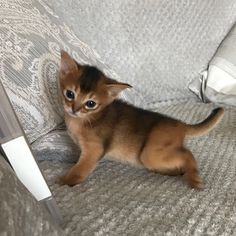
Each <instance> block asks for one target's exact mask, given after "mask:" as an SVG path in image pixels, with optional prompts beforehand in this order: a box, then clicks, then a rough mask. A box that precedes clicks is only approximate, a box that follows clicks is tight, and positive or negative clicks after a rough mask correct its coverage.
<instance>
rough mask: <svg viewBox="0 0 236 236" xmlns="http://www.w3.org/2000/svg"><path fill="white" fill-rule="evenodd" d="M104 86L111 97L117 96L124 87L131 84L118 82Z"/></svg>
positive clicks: (129, 86)
mask: <svg viewBox="0 0 236 236" xmlns="http://www.w3.org/2000/svg"><path fill="white" fill-rule="evenodd" d="M106 87H107V89H108V93H109V95H110V96H111V97H113V98H115V97H117V96H118V95H119V93H120V92H122V91H123V90H124V89H127V88H132V86H131V85H129V84H126V83H119V82H116V83H112V84H106Z"/></svg>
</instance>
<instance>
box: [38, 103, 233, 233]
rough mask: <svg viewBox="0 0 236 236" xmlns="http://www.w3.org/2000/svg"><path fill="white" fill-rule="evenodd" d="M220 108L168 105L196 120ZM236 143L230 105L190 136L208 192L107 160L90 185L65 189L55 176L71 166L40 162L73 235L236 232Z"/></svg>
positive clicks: (171, 110) (180, 115)
mask: <svg viewBox="0 0 236 236" xmlns="http://www.w3.org/2000/svg"><path fill="white" fill-rule="evenodd" d="M212 109H213V106H212V105H202V104H199V103H192V102H190V103H185V104H179V105H176V106H171V107H166V108H162V109H161V110H162V112H164V113H165V114H169V115H170V116H172V117H177V118H178V119H181V120H183V121H186V122H188V123H196V122H198V121H200V120H202V119H204V118H205V117H206V116H207V115H208V114H209V113H210V111H211V110H212ZM235 140H236V111H235V110H230V109H228V110H227V111H226V114H225V117H224V118H223V120H222V122H221V123H220V124H219V125H218V126H217V127H216V128H215V129H214V130H212V131H211V132H210V133H209V134H207V135H204V136H202V137H195V138H191V139H188V140H186V146H187V147H188V148H189V149H190V150H191V151H192V152H193V154H194V156H195V158H196V160H197V162H198V165H199V171H200V175H201V177H202V178H203V180H204V182H205V189H204V190H203V191H197V190H193V189H190V188H189V187H188V186H187V185H186V184H185V183H184V182H183V178H182V177H170V176H162V175H159V174H155V173H151V172H148V171H146V170H145V169H140V168H135V167H132V166H128V165H124V164H119V163H117V162H112V161H107V160H102V161H101V162H100V164H99V165H98V167H97V169H96V170H95V171H94V172H93V173H92V174H91V175H90V177H89V178H88V179H87V180H86V181H85V182H83V183H82V184H80V185H78V186H75V187H73V188H70V187H68V186H63V187H59V186H58V185H56V184H55V183H54V180H55V177H56V176H58V175H61V174H62V173H63V172H65V171H67V170H68V169H69V168H70V167H71V164H66V163H62V162H56V161H53V162H50V161H46V162H42V163H41V165H40V166H41V167H42V169H43V170H44V174H45V175H46V179H47V180H48V183H49V185H50V186H51V189H52V191H53V193H54V195H55V198H56V200H57V202H58V204H59V207H60V209H61V212H62V215H63V216H64V220H65V232H66V233H67V235H70V236H72V235H81V236H87V235H101V236H103V235H114V236H116V235H117V236H118V235H134V236H136V235H142V236H144V235H147V236H150V235H170V236H172V235H179V236H182V235H186V236H188V235H189V236H190V235H191V236H193V235H196V236H199V235H204V236H206V235H214V236H217V235H219V236H231V235H236V196H235V191H236V147H235ZM61 155H64V154H63V153H62V154H61ZM59 159H60V158H59Z"/></svg>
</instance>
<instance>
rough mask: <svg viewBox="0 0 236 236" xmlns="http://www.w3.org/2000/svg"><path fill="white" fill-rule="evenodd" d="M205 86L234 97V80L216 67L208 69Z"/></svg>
mask: <svg viewBox="0 0 236 236" xmlns="http://www.w3.org/2000/svg"><path fill="white" fill-rule="evenodd" d="M207 86H209V87H210V88H212V89H214V90H215V91H217V92H220V93H223V94H229V95H236V78H234V77H233V76H231V75H230V74H228V73H227V72H225V71H224V70H222V69H220V68H219V67H216V66H212V65H211V66H210V67H209V73H208V78H207Z"/></svg>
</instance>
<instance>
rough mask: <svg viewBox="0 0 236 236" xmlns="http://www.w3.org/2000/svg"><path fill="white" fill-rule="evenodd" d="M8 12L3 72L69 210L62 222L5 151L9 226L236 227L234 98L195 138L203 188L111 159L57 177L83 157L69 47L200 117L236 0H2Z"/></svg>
mask: <svg viewBox="0 0 236 236" xmlns="http://www.w3.org/2000/svg"><path fill="white" fill-rule="evenodd" d="M0 22H1V23H0V39H1V41H0V46H1V50H0V53H1V57H0V58H1V59H0V60H1V64H0V65H1V67H0V68H1V69H0V70H1V76H0V79H1V81H2V83H3V85H4V87H5V89H6V91H7V94H8V96H9V98H10V100H11V102H12V105H13V107H14V109H15V111H16V113H17V115H18V118H19V120H20V122H21V124H22V127H23V129H24V131H25V133H26V135H27V138H28V140H29V142H30V144H31V148H32V150H33V152H34V155H35V157H36V159H37V161H38V163H39V166H40V168H41V170H42V171H43V173H44V175H45V177H46V180H47V182H48V184H49V187H50V189H51V190H52V193H53V195H54V197H55V199H56V201H57V203H58V206H59V209H60V211H61V213H62V216H63V219H64V227H61V226H58V225H55V224H54V223H53V222H52V221H51V219H50V216H49V215H48V213H47V211H46V210H45V208H44V207H43V206H42V205H41V204H39V203H37V202H36V201H35V199H34V198H33V197H32V196H31V195H30V194H29V193H28V192H27V191H26V189H25V188H24V187H23V186H22V185H21V183H20V182H19V181H18V180H17V179H16V177H15V176H14V173H13V172H12V171H11V169H10V168H9V167H8V165H7V164H6V162H5V161H4V160H3V158H1V161H0V186H1V203H0V212H1V216H0V217H1V220H0V222H1V223H0V226H1V227H0V234H1V235H225V236H226V235H234V234H236V217H235V215H236V204H235V203H236V197H235V191H236V184H235V183H236V154H235V153H236V150H235V142H236V132H235V131H236V109H235V107H233V106H225V109H226V112H225V116H224V118H223V120H222V122H221V123H220V124H219V125H218V126H217V127H216V128H215V129H214V130H213V131H211V132H210V133H209V134H207V135H204V136H201V137H195V138H190V139H187V140H186V146H187V147H189V148H190V149H191V150H192V152H193V154H194V156H195V158H196V160H197V162H198V165H199V171H200V175H201V176H202V178H203V179H204V182H205V187H204V189H203V190H202V191H197V190H194V189H190V188H189V187H188V186H187V185H186V184H185V183H183V182H182V179H181V178H180V177H178V176H177V177H169V176H162V175H159V174H154V173H151V172H148V171H146V170H144V169H140V168H135V167H131V166H128V165H125V164H120V163H116V162H112V161H108V160H105V159H104V160H101V162H100V164H99V166H98V167H97V168H96V170H95V171H94V172H93V173H92V174H91V176H90V177H89V178H88V179H87V180H86V181H84V182H83V183H82V184H80V185H77V186H74V187H72V188H70V187H68V186H59V185H57V184H56V183H55V178H56V176H58V175H61V174H62V173H63V172H65V171H66V170H67V169H68V168H69V167H70V166H71V165H73V163H75V162H76V161H77V160H78V158H79V147H77V146H75V145H74V144H73V142H72V141H71V139H70V138H69V136H68V135H67V133H66V127H65V125H64V123H63V109H62V105H61V101H60V96H59V93H58V91H59V90H58V83H57V77H58V68H59V66H60V50H61V49H64V50H66V51H68V52H69V53H70V54H71V55H72V56H73V57H74V58H75V59H76V60H77V61H78V62H80V63H84V64H91V65H95V66H97V67H98V68H100V69H101V70H103V71H104V73H106V74H107V75H108V76H110V77H112V78H115V79H119V80H121V81H125V82H128V83H130V84H132V85H133V89H132V90H130V91H127V92H125V93H123V94H122V97H123V98H124V99H125V100H127V101H128V102H130V103H132V104H135V105H137V106H140V107H144V108H147V109H151V110H154V111H158V112H161V113H163V114H167V115H169V116H171V117H174V118H176V119H179V120H182V121H184V122H186V123H196V122H199V121H201V120H202V119H204V118H205V117H206V116H207V115H208V114H209V113H210V112H211V110H212V109H213V108H214V107H216V106H218V104H214V103H203V102H202V101H201V100H199V99H198V98H197V96H196V95H195V94H194V93H192V92H191V91H190V90H189V83H190V82H191V81H193V80H195V79H197V78H198V77H199V76H200V73H201V72H202V71H203V70H206V69H207V67H208V64H209V62H210V60H211V59H212V58H213V57H214V54H215V52H216V50H217V48H218V47H219V45H220V44H221V42H222V41H223V40H224V38H225V37H226V36H227V33H228V32H229V31H230V29H231V27H232V26H233V24H234V23H235V22H236V2H235V1H234V0H223V1H214V0H209V1H194V0H183V1H172V0H167V1H159V0H158V1H155V0H145V1H137V0H134V1H126V2H125V1H121V0H118V1H108V0H104V1H98V0H95V1H92V0H79V1H75V0H70V1H62V0H57V1H56V0H51V1H45V0H27V1H23V0H10V1H9V0H2V1H1V7H0ZM6 216H7V217H6Z"/></svg>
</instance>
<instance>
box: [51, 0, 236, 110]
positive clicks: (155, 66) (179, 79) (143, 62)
mask: <svg viewBox="0 0 236 236" xmlns="http://www.w3.org/2000/svg"><path fill="white" fill-rule="evenodd" d="M48 4H50V5H51V6H52V7H53V8H54V9H55V11H56V12H57V13H58V14H59V15H60V16H63V18H64V19H65V21H66V22H67V23H68V24H70V26H71V27H72V28H73V30H74V31H75V32H76V33H77V34H78V35H79V37H80V38H81V39H82V40H84V41H85V42H87V43H88V44H89V45H90V46H91V47H92V48H95V49H96V50H97V51H98V53H99V54H100V55H101V57H102V59H103V60H104V62H105V63H106V64H108V65H109V66H110V67H111V68H112V69H114V70H115V71H116V72H117V73H118V75H119V76H120V78H121V80H123V81H125V82H128V83H130V84H132V85H133V86H134V87H135V88H136V90H138V91H140V92H141V94H142V95H143V96H144V98H145V100H146V101H147V102H148V103H150V105H151V106H152V107H155V102H158V101H173V100H179V101H180V99H184V100H187V99H189V97H194V95H193V94H192V93H191V92H189V90H188V83H189V81H191V80H192V79H193V78H195V77H196V76H197V75H198V73H199V72H201V71H202V70H203V69H205V68H206V67H207V64H208V62H209V60H210V59H211V57H212V56H213V55H214V53H215V51H216V49H217V47H218V46H219V44H220V42H221V41H222V39H223V38H224V37H225V35H226V34H227V32H228V31H229V29H230V28H231V26H232V25H233V23H234V22H235V20H236V1H235V0H223V1H215V0H207V1H194V0H184V1H173V0H165V1H161V0H149V1H139V0H134V1H122V0H117V1H110V0H103V1H100V0H70V1H66V2H65V1H64V0H51V1H50V2H48Z"/></svg>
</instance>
